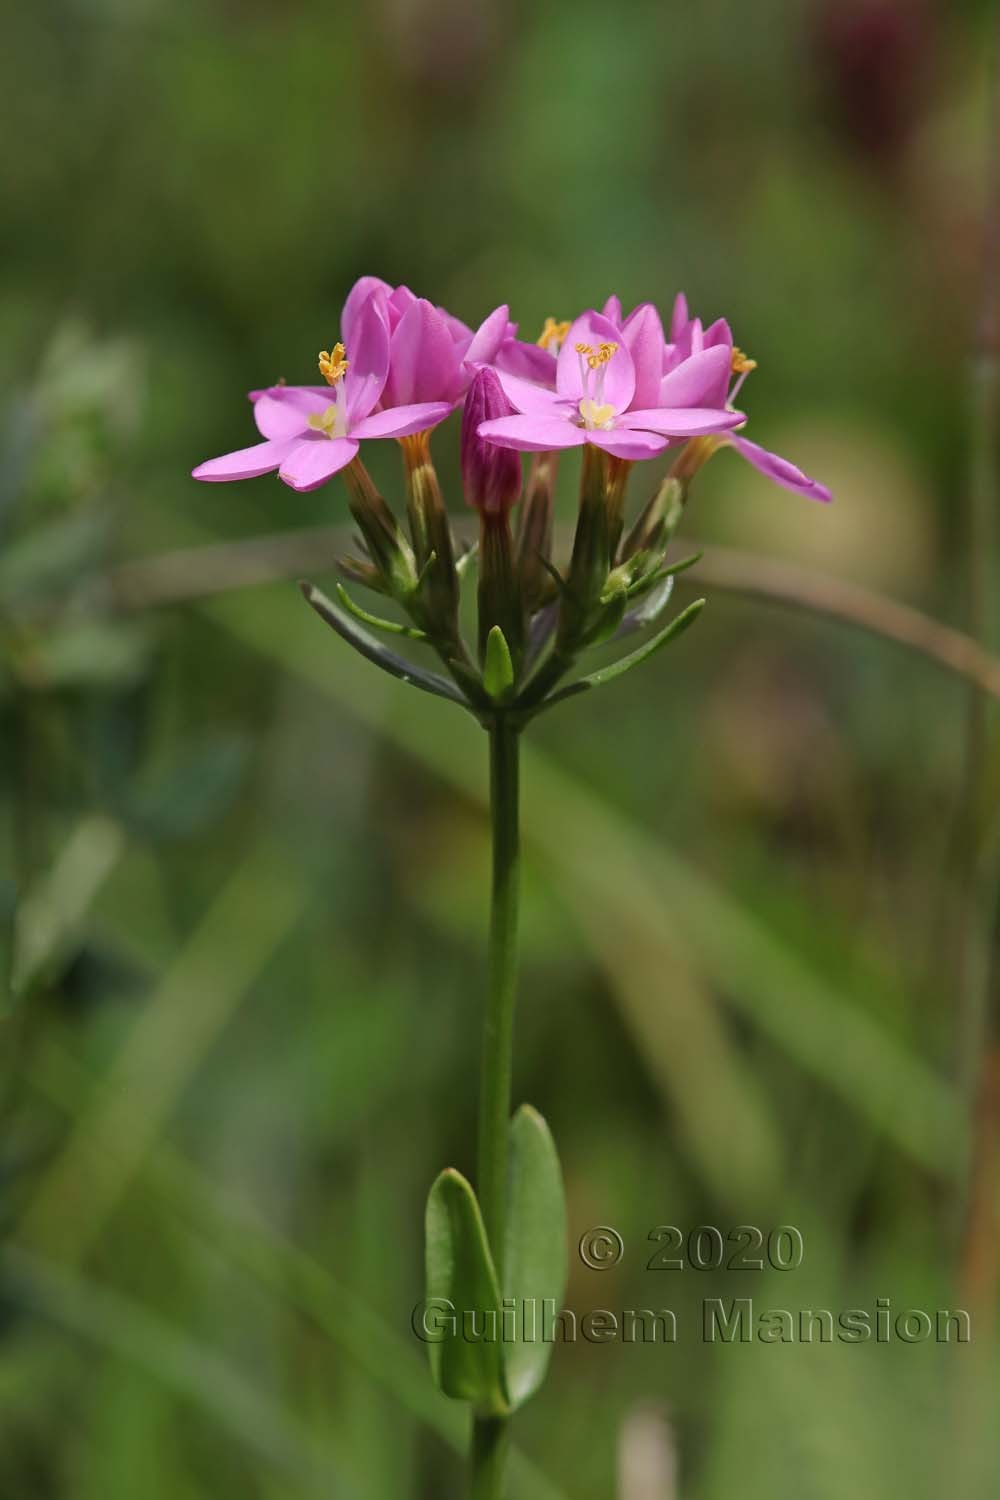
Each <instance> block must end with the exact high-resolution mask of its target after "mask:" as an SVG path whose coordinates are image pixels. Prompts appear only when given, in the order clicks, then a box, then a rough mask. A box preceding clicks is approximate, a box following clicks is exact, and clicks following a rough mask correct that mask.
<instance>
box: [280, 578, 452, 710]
mask: <svg viewBox="0 0 1000 1500" xmlns="http://www.w3.org/2000/svg"><path fill="white" fill-rule="evenodd" d="M299 588H300V589H301V590H302V593H303V596H304V598H305V600H306V603H307V604H309V605H310V606H311V607H312V608H313V609H314V610H315V611H316V613H317V614H318V615H319V617H320V619H321V620H325V621H326V623H327V625H329V626H330V628H331V629H332V630H335V631H336V632H337V634H338V635H339V636H340V638H341V640H345V641H346V642H347V644H348V645H349V646H353V647H354V649H355V651H357V652H358V653H359V654H360V655H361V656H363V657H365V659H366V660H367V661H370V662H373V663H374V665H375V666H376V667H381V668H382V671H383V672H388V674H389V676H390V677H395V678H396V679H397V681H399V682H408V683H409V684H410V686H411V687H416V688H420V689H421V690H422V691H423V692H425V693H433V694H434V695H435V697H437V698H447V699H448V701H449V702H450V703H460V704H461V705H462V706H463V708H464V707H467V706H468V705H467V704H466V700H465V699H464V698H463V697H462V694H461V693H460V692H459V690H458V688H456V687H454V686H453V685H452V684H451V683H450V682H449V681H448V680H447V678H445V677H439V676H438V675H437V673H436V672H428V671H426V670H425V669H424V668H423V667H417V666H414V665H413V663H412V662H409V661H406V660H404V658H403V657H401V656H397V655H396V654H395V652H393V651H389V650H387V649H386V647H385V646H383V645H382V642H381V641H377V640H376V639H375V637H374V636H373V635H369V634H368V631H367V630H364V629H362V627H361V625H359V624H356V623H355V621H354V620H353V619H352V618H351V616H350V615H348V614H346V613H345V612H344V610H342V609H341V608H340V607H339V606H338V605H336V604H334V603H333V602H332V600H330V599H328V598H327V597H326V595H325V594H324V593H323V592H322V590H321V589H318V588H316V587H315V585H313V584H311V583H305V582H300V583H299Z"/></svg>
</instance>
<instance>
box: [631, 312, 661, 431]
mask: <svg viewBox="0 0 1000 1500" xmlns="http://www.w3.org/2000/svg"><path fill="white" fill-rule="evenodd" d="M621 336H622V341H623V343H624V344H625V347H626V349H627V350H628V352H629V353H630V354H631V356H632V363H633V365H634V366H635V392H634V394H633V396H632V405H633V406H656V405H657V403H658V401H659V399H660V379H661V377H662V374H663V349H664V345H665V343H666V340H665V339H664V337H663V324H662V323H661V322H660V315H659V313H658V312H657V311H656V308H655V307H654V306H653V304H652V303H651V302H644V303H643V304H642V305H641V306H640V307H637V308H636V310H635V312H633V313H630V314H629V316H628V318H627V319H626V321H625V323H624V324H623V326H622V334H621Z"/></svg>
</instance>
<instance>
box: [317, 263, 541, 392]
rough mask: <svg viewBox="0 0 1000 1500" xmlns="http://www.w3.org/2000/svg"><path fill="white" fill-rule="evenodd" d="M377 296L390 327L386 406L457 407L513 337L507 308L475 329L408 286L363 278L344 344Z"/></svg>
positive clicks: (351, 297) (350, 300) (350, 304)
mask: <svg viewBox="0 0 1000 1500" xmlns="http://www.w3.org/2000/svg"><path fill="white" fill-rule="evenodd" d="M373 298H374V299H375V301H376V303H377V304H378V306H379V307H380V308H381V309H382V311H383V316H384V317H385V321H386V325H387V327H388V329H389V374H388V377H387V380H386V385H385V391H384V394H383V397H382V404H383V405H384V406H403V405H406V404H407V403H410V402H422V401H448V402H450V403H451V405H452V406H455V405H457V403H458V402H459V401H460V400H461V399H462V397H463V396H464V394H465V392H466V390H467V389H468V386H469V382H470V381H471V379H472V377H473V375H474V374H475V373H476V371H477V369H480V368H481V367H482V366H483V365H488V364H491V363H492V361H493V359H494V358H495V356H496V354H497V351H498V350H499V348H500V346H501V344H502V342H503V341H504V339H505V338H508V337H510V331H511V327H512V325H511V323H510V315H509V311H508V309H507V307H506V306H500V307H497V308H495V309H494V310H493V312H491V313H490V315H489V317H488V318H486V319H485V320H484V321H483V322H482V323H481V324H480V326H479V327H478V328H477V329H475V330H473V329H471V328H469V327H468V326H467V325H466V324H465V323H463V322H462V321H461V319H460V318H456V317H453V316H452V314H451V313H449V312H446V311H445V309H444V308H443V307H435V306H434V305H433V303H431V302H428V301H426V299H425V298H423V297H417V296H415V295H414V294H413V292H411V291H410V289H409V287H407V286H397V287H393V286H390V285H389V283H388V282H387V281H382V280H381V279H380V278H379V277H378V276H362V277H361V278H360V279H359V280H358V281H356V282H355V283H354V285H353V287H352V288H351V290H350V291H349V292H348V294H347V300H346V302H345V303H344V316H343V329H344V339H345V342H349V340H350V337H351V330H352V328H353V326H354V323H355V320H356V319H357V318H358V317H359V316H360V313H361V310H362V309H363V308H364V307H365V306H366V305H367V303H368V302H369V301H371V300H372V299H373Z"/></svg>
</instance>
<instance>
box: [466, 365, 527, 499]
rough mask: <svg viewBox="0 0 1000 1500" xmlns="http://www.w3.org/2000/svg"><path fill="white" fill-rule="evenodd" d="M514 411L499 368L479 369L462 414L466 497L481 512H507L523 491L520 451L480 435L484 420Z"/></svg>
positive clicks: (490, 419)
mask: <svg viewBox="0 0 1000 1500" xmlns="http://www.w3.org/2000/svg"><path fill="white" fill-rule="evenodd" d="M513 414H514V408H513V407H512V406H511V404H510V402H509V401H508V400H507V397H506V395H505V394H504V389H503V386H502V385H501V384H500V378H499V376H498V375H497V373H496V371H495V370H490V369H482V370H480V371H478V373H477V374H476V376H475V378H474V380H473V382H472V384H471V385H470V386H469V391H468V395H467V396H466V398H465V411H464V413H463V415H462V485H463V488H464V490H465V498H466V501H467V502H468V504H469V505H471V506H472V508H473V510H478V511H479V512H480V514H481V515H488V516H501V515H506V513H507V512H508V511H509V510H510V508H511V506H512V505H514V504H515V503H516V501H517V498H518V496H519V495H520V493H521V459H520V455H519V454H518V453H517V452H516V451H515V450H514V449H513V448H498V447H497V446H496V445H495V444H493V443H490V442H488V441H487V440H486V439H485V438H481V437H480V436H479V426H480V424H481V423H482V422H492V421H494V420H495V419H496V418H498V417H509V416H513Z"/></svg>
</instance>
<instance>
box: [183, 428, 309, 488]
mask: <svg viewBox="0 0 1000 1500" xmlns="http://www.w3.org/2000/svg"><path fill="white" fill-rule="evenodd" d="M298 442H299V439H298V438H286V439H284V440H283V441H280V442H274V441H268V442H266V443H254V445H253V447H252V448H239V449H237V451H236V452H235V453H224V454H223V455H222V457H221V458H210V459H209V460H208V462H207V463H203V464H199V465H198V467H197V468H196V469H192V471H191V476H192V478H193V479H211V480H217V481H221V480H226V479H256V478H257V476H258V475H260V474H270V472H271V470H272V469H276V468H277V467H278V465H279V464H280V463H281V462H282V461H283V459H284V458H285V455H286V454H288V453H290V452H291V451H292V449H293V448H294V447H295V446H296V444H297V443H298Z"/></svg>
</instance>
